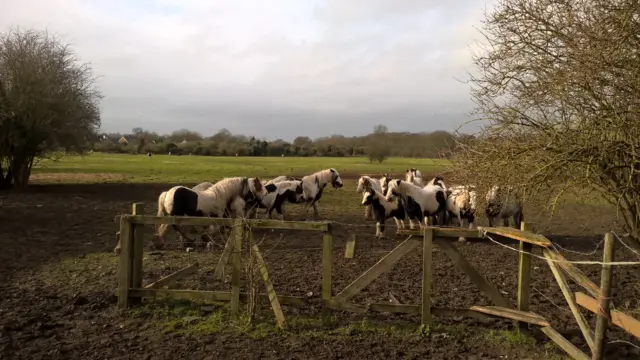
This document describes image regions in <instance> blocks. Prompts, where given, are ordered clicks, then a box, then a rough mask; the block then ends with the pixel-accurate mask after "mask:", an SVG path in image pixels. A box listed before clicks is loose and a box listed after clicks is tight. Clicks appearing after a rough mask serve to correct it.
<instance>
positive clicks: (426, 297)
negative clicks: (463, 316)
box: [421, 226, 433, 327]
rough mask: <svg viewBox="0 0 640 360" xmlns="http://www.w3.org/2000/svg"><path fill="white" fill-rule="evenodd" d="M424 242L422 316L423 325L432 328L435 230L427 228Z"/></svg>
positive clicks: (424, 232)
mask: <svg viewBox="0 0 640 360" xmlns="http://www.w3.org/2000/svg"><path fill="white" fill-rule="evenodd" d="M423 234H424V235H423V240H422V316H421V325H422V326H426V327H430V326H431V278H432V272H433V269H432V262H433V261H432V251H431V249H432V248H433V228H432V227H431V226H427V227H425V229H424V231H423Z"/></svg>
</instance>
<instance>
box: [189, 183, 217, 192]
mask: <svg viewBox="0 0 640 360" xmlns="http://www.w3.org/2000/svg"><path fill="white" fill-rule="evenodd" d="M212 186H213V183H210V182H208V181H205V182H203V183H200V184H198V185H196V186H194V187H192V188H191V190H193V191H197V192H200V191H204V190H207V189H208V188H210V187H212Z"/></svg>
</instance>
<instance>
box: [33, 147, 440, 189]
mask: <svg viewBox="0 0 640 360" xmlns="http://www.w3.org/2000/svg"><path fill="white" fill-rule="evenodd" d="M448 165H449V164H448V162H447V161H445V160H440V159H414V158H390V159H388V160H386V161H384V162H382V163H381V164H380V163H377V162H373V163H369V160H368V159H367V158H364V157H349V158H329V157H324V158H320V157H308V158H301V157H289V158H287V157H285V158H282V157H212V156H169V155H155V156H153V157H151V158H149V157H148V156H146V155H129V154H105V153H94V154H91V155H87V156H65V157H63V158H62V159H60V160H59V161H51V160H43V161H41V162H39V163H38V164H37V165H36V166H35V167H34V169H33V180H34V181H35V182H45V183H46V182H78V183H83V182H84V183H86V182H136V183H199V182H203V181H216V180H219V179H221V178H223V177H232V176H259V177H261V178H265V179H269V178H272V177H275V176H278V175H296V176H303V175H307V174H311V173H313V172H315V171H318V170H322V169H326V168H330V167H333V168H335V169H336V170H338V172H340V175H341V176H342V177H344V178H345V179H348V178H354V177H356V176H359V175H361V174H382V173H395V174H401V173H404V171H405V170H406V169H407V168H410V167H415V168H418V169H420V171H422V172H423V173H432V172H437V171H442V170H446V169H447V167H448Z"/></svg>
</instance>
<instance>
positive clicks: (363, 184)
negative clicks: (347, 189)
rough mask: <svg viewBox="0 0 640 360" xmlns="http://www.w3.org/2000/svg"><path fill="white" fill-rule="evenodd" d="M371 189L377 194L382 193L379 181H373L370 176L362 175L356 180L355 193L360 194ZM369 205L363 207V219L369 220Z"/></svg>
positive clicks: (370, 215)
mask: <svg viewBox="0 0 640 360" xmlns="http://www.w3.org/2000/svg"><path fill="white" fill-rule="evenodd" d="M368 189H373V190H375V191H377V192H379V193H382V185H380V180H378V179H374V178H372V177H370V176H367V175H363V176H361V177H360V179H358V187H357V188H356V192H357V193H362V192H363V191H365V190H368ZM371 217H372V214H371V205H366V206H365V207H364V218H365V219H367V220H368V219H371Z"/></svg>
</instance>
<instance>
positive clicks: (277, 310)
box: [249, 234, 286, 329]
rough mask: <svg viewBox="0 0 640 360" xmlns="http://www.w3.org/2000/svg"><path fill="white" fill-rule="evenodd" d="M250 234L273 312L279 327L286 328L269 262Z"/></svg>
mask: <svg viewBox="0 0 640 360" xmlns="http://www.w3.org/2000/svg"><path fill="white" fill-rule="evenodd" d="M249 236H250V237H251V250H252V251H253V255H254V256H255V258H256V262H257V264H258V269H259V270H260V275H261V276H262V281H264V285H265V288H266V289H267V295H268V296H269V302H270V303H271V308H272V309H273V314H274V315H275V317H276V322H277V323H278V327H279V328H280V329H284V328H285V327H286V323H285V319H284V314H283V313H282V308H281V307H280V302H279V301H278V296H277V294H276V291H275V289H274V288H273V283H272V282H271V280H270V279H269V273H268V271H267V264H265V262H264V259H263V258H262V254H261V253H260V249H258V245H257V244H256V243H255V242H254V241H253V234H249Z"/></svg>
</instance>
